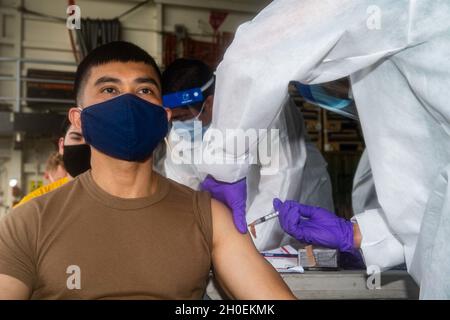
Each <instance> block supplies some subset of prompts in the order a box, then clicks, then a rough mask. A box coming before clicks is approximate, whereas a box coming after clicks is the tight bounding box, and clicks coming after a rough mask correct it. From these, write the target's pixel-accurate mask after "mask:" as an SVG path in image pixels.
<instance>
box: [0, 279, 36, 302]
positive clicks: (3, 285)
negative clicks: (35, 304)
mask: <svg viewBox="0 0 450 320" xmlns="http://www.w3.org/2000/svg"><path fill="white" fill-rule="evenodd" d="M30 294H31V290H30V288H28V287H27V286H26V285H25V284H24V283H23V282H22V281H20V280H18V279H16V278H14V277H11V276H8V275H6V274H0V300H26V299H29V298H30Z"/></svg>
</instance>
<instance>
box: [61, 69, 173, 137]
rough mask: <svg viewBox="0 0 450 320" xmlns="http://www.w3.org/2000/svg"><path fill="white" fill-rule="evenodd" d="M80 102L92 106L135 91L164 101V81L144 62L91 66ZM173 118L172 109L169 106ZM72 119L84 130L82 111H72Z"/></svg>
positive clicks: (168, 113)
mask: <svg viewBox="0 0 450 320" xmlns="http://www.w3.org/2000/svg"><path fill="white" fill-rule="evenodd" d="M81 90H82V92H81V94H80V95H79V99H78V105H79V106H80V107H81V108H88V107H90V106H92V105H94V104H97V103H101V102H105V101H107V100H110V99H112V98H115V97H117V96H120V95H122V94H126V93H131V94H135V95H137V96H138V97H140V98H142V99H144V100H147V101H148V102H151V103H153V104H156V105H159V106H161V105H162V98H161V83H160V80H159V76H158V74H157V72H156V70H155V69H153V67H151V66H149V65H147V64H145V63H142V62H110V63H106V64H103V65H99V66H95V67H92V68H91V69H90V72H89V74H88V75H87V79H86V80H85V83H84V85H83V88H82V89H81ZM166 112H167V118H168V120H170V117H171V112H170V110H169V109H166ZM69 119H70V122H71V123H72V124H73V125H74V127H75V128H77V129H78V130H81V119H80V112H79V110H78V109H77V108H71V109H70V111H69Z"/></svg>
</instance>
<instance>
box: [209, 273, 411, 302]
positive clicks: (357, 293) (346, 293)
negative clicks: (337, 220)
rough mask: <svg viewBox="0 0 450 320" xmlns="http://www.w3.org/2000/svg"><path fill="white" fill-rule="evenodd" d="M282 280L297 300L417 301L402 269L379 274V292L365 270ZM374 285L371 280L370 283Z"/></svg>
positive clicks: (213, 291)
mask: <svg viewBox="0 0 450 320" xmlns="http://www.w3.org/2000/svg"><path fill="white" fill-rule="evenodd" d="M281 276H282V277H283V279H284V281H285V282H286V283H287V285H288V286H289V287H290V288H291V290H292V292H293V293H294V294H295V296H296V297H297V298H299V299H305V300H308V299H418V298H419V287H418V286H417V284H416V283H415V282H414V280H413V279H412V278H411V276H410V275H409V274H408V272H406V271H404V270H390V271H386V272H383V273H381V278H380V284H381V288H380V289H369V288H368V285H367V280H368V276H367V274H366V272H365V270H356V271H353V270H352V271H305V273H303V274H301V273H281ZM369 283H373V281H369ZM220 291H221V290H220V289H218V286H217V285H216V283H215V281H214V280H213V277H212V276H211V277H210V281H209V284H208V287H207V289H206V292H207V294H208V296H209V297H210V298H211V299H213V300H221V299H223V298H224V297H225V295H223V294H221V292H220Z"/></svg>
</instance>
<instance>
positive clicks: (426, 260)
mask: <svg viewBox="0 0 450 320" xmlns="http://www.w3.org/2000/svg"><path fill="white" fill-rule="evenodd" d="M449 34H450V1H448V0H434V1H429V0H396V1H391V0H358V1H354V0H340V1H336V0H321V1H317V0H278V1H274V2H272V3H271V4H270V5H269V6H268V7H266V8H265V9H264V10H262V11H261V12H260V13H259V14H258V15H257V16H256V17H255V18H254V19H253V20H252V21H250V22H247V23H245V24H243V25H241V26H240V27H239V28H238V30H237V32H236V34H235V38H234V41H233V43H232V44H231V45H230V47H229V48H228V50H227V52H226V53H225V56H224V59H223V61H222V62H221V64H220V65H219V67H218V69H217V72H216V94H215V101H214V104H215V110H214V115H213V122H212V128H215V129H218V130H223V129H225V128H227V129H230V128H239V129H243V130H246V129H248V128H267V127H269V126H270V124H271V123H272V121H273V120H274V119H275V118H276V115H277V114H278V113H279V110H280V108H281V107H282V106H283V101H284V99H285V97H286V95H287V90H286V86H287V84H288V82H289V81H290V80H297V81H300V82H302V83H307V84H317V83H323V82H328V81H333V80H336V79H339V78H343V77H346V76H350V79H351V84H352V90H353V95H354V98H355V102H356V105H357V108H358V113H359V117H360V121H361V125H362V129H363V133H364V137H365V141H366V145H367V152H368V156H369V159H370V164H371V167H372V172H373V178H374V183H375V186H376V190H377V194H378V200H379V203H380V205H381V208H382V209H383V210H369V211H366V212H364V213H362V214H359V215H358V216H357V221H358V223H359V226H360V229H361V233H362V236H363V239H362V246H361V247H362V250H363V253H364V256H365V261H366V264H368V265H378V266H379V267H380V268H381V269H382V270H384V269H387V268H390V267H392V266H395V265H398V264H400V263H402V262H403V261H405V262H406V265H407V267H408V271H409V272H410V273H411V274H412V276H413V277H414V278H415V280H416V281H417V282H418V283H419V284H420V283H421V279H422V278H423V277H424V278H425V280H424V282H423V283H424V284H423V286H422V289H423V290H422V291H421V297H422V298H427V297H435V296H436V295H437V294H436V292H439V293H441V294H443V293H444V294H446V295H447V297H450V292H449V290H448V279H449V278H448V274H449V268H450V261H449V259H450V246H448V245H447V243H448V236H447V237H446V236H445V235H446V234H447V235H448V234H449V232H448V228H449V227H448V224H449V223H448V220H449V215H450V210H448V208H449V205H450V204H449V203H450V197H449V191H448V171H449V170H450V166H449V164H450V137H449V136H450V124H449V121H450V107H449V101H450V90H449V84H450V59H449V57H450V36H449ZM225 145H226V144H225ZM204 148H205V149H208V150H217V152H215V154H214V155H211V156H217V157H218V156H225V157H226V158H227V159H245V158H246V157H248V151H249V150H251V148H253V146H252V147H250V148H248V149H247V150H246V152H240V153H236V152H234V150H226V149H225V148H224V145H222V144H219V143H218V141H208V142H207V143H205V146H204ZM219 151H221V152H222V154H221V152H219ZM210 153H211V152H210ZM199 169H200V170H201V171H202V172H206V173H209V174H211V175H213V176H214V177H215V178H216V179H218V180H222V181H228V182H232V181H237V180H239V179H241V178H242V177H245V176H246V174H247V171H248V170H249V167H248V166H247V165H245V164H234V165H228V166H227V167H226V168H224V167H223V166H216V165H213V164H209V165H204V166H203V167H199ZM422 219H424V225H423V228H422V233H421V236H420V242H421V243H419V245H418V248H419V250H417V251H416V245H417V242H418V239H419V233H420V230H421V222H422ZM438 221H439V222H438ZM443 222H445V223H443ZM445 231H447V232H445ZM438 239H439V240H438ZM439 241H443V243H446V245H438V244H439V243H440V242H439ZM424 249H427V251H424ZM430 263H432V264H433V263H434V265H430ZM420 266H421V267H420ZM425 270H426V271H425ZM445 276H447V278H445ZM443 286H447V287H445V288H443Z"/></svg>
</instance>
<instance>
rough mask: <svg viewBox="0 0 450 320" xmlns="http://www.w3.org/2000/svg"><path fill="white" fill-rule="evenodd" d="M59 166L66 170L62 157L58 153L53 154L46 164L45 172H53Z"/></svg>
mask: <svg viewBox="0 0 450 320" xmlns="http://www.w3.org/2000/svg"><path fill="white" fill-rule="evenodd" d="M59 166H61V167H63V168H64V162H63V158H62V155H60V154H59V153H58V151H55V152H52V153H51V154H50V156H49V157H48V159H47V162H46V163H45V171H46V172H52V171H54V170H57V169H58V167H59Z"/></svg>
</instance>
